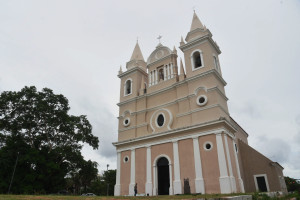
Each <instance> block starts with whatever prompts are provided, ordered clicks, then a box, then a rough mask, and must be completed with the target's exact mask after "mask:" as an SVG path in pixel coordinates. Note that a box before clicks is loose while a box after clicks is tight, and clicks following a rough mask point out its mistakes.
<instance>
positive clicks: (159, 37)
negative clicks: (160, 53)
mask: <svg viewBox="0 0 300 200" xmlns="http://www.w3.org/2000/svg"><path fill="white" fill-rule="evenodd" d="M161 38H162V36H161V35H159V36H158V37H157V39H158V41H159V43H160V39H161Z"/></svg>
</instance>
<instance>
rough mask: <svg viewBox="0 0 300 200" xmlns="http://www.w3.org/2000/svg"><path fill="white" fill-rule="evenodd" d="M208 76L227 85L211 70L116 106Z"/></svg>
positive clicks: (217, 73) (215, 71)
mask: <svg viewBox="0 0 300 200" xmlns="http://www.w3.org/2000/svg"><path fill="white" fill-rule="evenodd" d="M210 74H213V75H214V76H215V77H216V78H217V79H218V80H219V81H220V82H221V83H222V84H223V85H224V86H226V85H227V83H226V82H225V80H224V79H223V78H222V76H221V75H220V74H219V72H217V70H215V69H211V70H209V71H206V72H204V73H201V74H197V75H195V76H192V77H190V78H187V79H185V80H183V81H180V82H176V83H174V84H173V85H170V86H168V87H165V88H162V89H160V90H156V91H153V92H151V93H147V94H144V95H143V96H141V97H134V98H131V99H128V100H126V101H123V102H120V103H118V104H117V105H118V106H122V105H125V104H128V103H131V102H133V101H136V100H138V99H140V98H144V97H148V96H153V95H157V94H161V93H163V92H166V91H168V90H171V89H174V88H175V87H179V86H181V85H182V84H186V83H188V82H190V81H195V80H197V79H199V78H201V77H204V76H207V75H210ZM220 92H221V91H220ZM223 95H224V96H226V95H225V94H223ZM226 98H227V97H226Z"/></svg>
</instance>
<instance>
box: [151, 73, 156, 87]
mask: <svg viewBox="0 0 300 200" xmlns="http://www.w3.org/2000/svg"><path fill="white" fill-rule="evenodd" d="M151 76H152V83H151V85H155V81H154V71H152V72H151Z"/></svg>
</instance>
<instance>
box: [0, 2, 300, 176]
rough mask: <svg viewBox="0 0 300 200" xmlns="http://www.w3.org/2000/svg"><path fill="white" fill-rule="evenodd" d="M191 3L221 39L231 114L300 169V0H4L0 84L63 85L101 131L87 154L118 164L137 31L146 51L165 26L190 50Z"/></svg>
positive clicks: (173, 42) (269, 151)
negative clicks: (124, 89) (123, 94)
mask: <svg viewBox="0 0 300 200" xmlns="http://www.w3.org/2000/svg"><path fill="white" fill-rule="evenodd" d="M193 8H194V9H195V10H196V13H197V15H198V17H199V18H200V20H201V21H202V23H203V24H205V25H206V27H207V28H208V29H210V31H211V32H212V34H213V39H214V40H216V41H217V43H218V45H219V46H220V48H221V51H222V54H221V55H220V57H219V59H220V64H221V68H222V72H223V78H224V79H225V80H226V81H227V83H228V84H227V86H226V88H225V89H226V95H227V97H228V98H229V101H228V105H229V112H230V114H231V116H232V117H233V118H234V119H235V120H236V121H237V122H238V123H239V124H240V125H241V126H242V127H243V128H244V129H245V130H246V131H247V132H248V134H249V138H248V139H249V144H250V145H251V146H252V147H254V148H255V149H257V150H258V151H260V152H261V153H263V154H264V155H266V156H268V157H269V158H270V159H272V160H273V161H277V162H279V163H280V164H281V165H282V166H283V167H284V168H285V170H284V174H285V175H287V176H291V177H294V178H299V179H300V106H299V103H300V84H299V83H300V80H299V76H300V65H299V57H300V1H299V0H289V1H288V0H263V1H262V0H248V1H240V0H236V1H232V0H227V1H221V0H220V1H216V0H209V1H203V0H198V1H196V0H184V1H183V0H182V1H178V0H164V1H163V0H151V1H140V0H127V1H122V0H119V1H115V0H112V1H104V0H102V1H101V0H95V1H93V0H81V1H79V0H51V1H46V0H36V1H33V0H27V1H21V0H20V1H13V0H2V1H0V92H2V91H7V90H15V91H16V90H17V91H19V90H20V89H21V88H23V87H24V86H31V85H34V86H36V87H37V88H38V89H39V90H41V89H42V88H44V87H48V88H51V89H52V90H53V91H54V93H56V94H63V95H64V96H66V97H67V98H68V99H69V102H70V106H71V111H70V112H71V113H72V114H75V115H81V114H84V115H87V117H88V119H89V121H90V122H91V124H92V125H93V134H94V135H96V136H98V137H99V139H100V144H99V145H100V148H99V150H97V151H94V150H92V148H89V147H84V149H83V155H84V156H85V157H86V158H87V159H92V160H94V161H97V162H98V163H99V165H100V167H99V169H100V170H104V169H106V164H109V165H110V167H109V168H116V152H115V148H114V147H113V146H112V144H111V143H112V142H115V141H117V129H118V127H117V116H118V107H117V105H116V104H117V103H118V101H119V87H120V80H119V78H118V77H117V73H118V70H119V67H120V65H122V66H123V70H124V69H125V64H126V62H128V61H129V59H130V57H131V54H132V51H133V48H134V46H135V43H136V40H137V37H138V40H139V44H140V47H141V50H142V53H143V55H144V58H145V59H147V58H148V56H149V55H150V54H151V52H152V51H153V50H154V49H155V46H156V45H157V44H158V40H157V39H156V38H157V37H158V35H162V36H163V37H162V39H161V41H162V43H163V45H166V46H168V47H170V48H171V49H172V48H173V46H175V47H176V48H177V51H178V54H179V57H182V54H181V52H180V50H179V48H178V46H179V42H180V37H181V36H183V37H184V38H185V36H186V34H187V32H188V31H189V29H190V25H191V21H192V16H193Z"/></svg>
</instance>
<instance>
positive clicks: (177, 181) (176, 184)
mask: <svg viewBox="0 0 300 200" xmlns="http://www.w3.org/2000/svg"><path fill="white" fill-rule="evenodd" d="M173 155H174V183H173V185H174V194H182V188H181V180H180V164H179V153H178V141H173Z"/></svg>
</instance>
